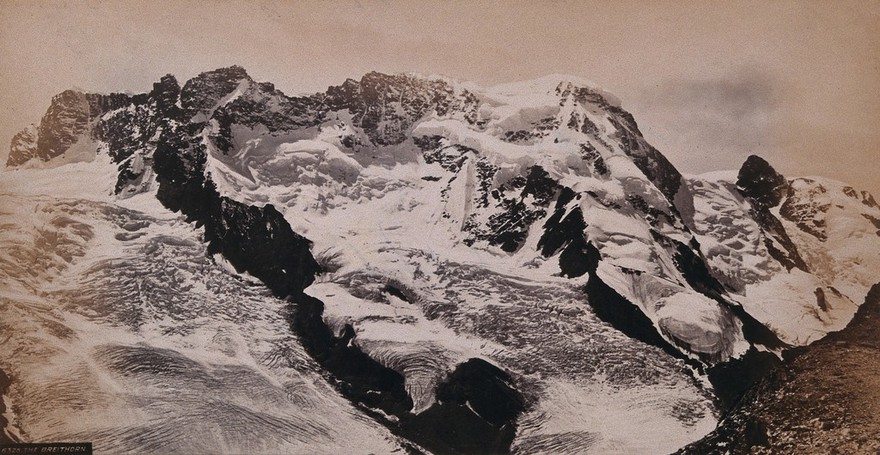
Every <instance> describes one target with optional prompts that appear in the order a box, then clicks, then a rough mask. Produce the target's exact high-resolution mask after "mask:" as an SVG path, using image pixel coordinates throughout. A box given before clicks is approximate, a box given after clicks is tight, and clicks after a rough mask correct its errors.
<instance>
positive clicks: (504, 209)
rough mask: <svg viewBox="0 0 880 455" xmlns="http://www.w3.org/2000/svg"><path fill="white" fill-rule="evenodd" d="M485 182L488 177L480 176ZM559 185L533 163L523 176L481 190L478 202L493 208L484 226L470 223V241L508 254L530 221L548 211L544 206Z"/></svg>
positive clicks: (523, 237) (519, 242)
mask: <svg viewBox="0 0 880 455" xmlns="http://www.w3.org/2000/svg"><path fill="white" fill-rule="evenodd" d="M495 171H497V170H496V169H492V170H491V172H495ZM485 181H489V180H488V178H487V179H481V182H485ZM558 188H559V184H558V183H556V181H555V180H553V179H551V178H550V177H549V176H548V174H547V171H545V170H544V169H543V168H541V167H540V166H533V167H531V168H530V169H529V171H528V174H527V175H526V176H525V177H523V176H517V177H515V178H513V179H511V180H510V181H508V182H506V183H505V184H504V185H502V187H501V188H499V189H496V190H493V191H492V192H489V191H488V190H486V191H484V192H483V197H484V199H483V200H482V201H481V202H482V203H483V204H484V206H485V207H489V205H490V204H491V205H493V206H494V208H495V210H496V211H495V213H493V214H492V215H491V216H490V217H489V221H488V223H487V224H486V227H485V228H481V227H478V226H473V227H472V228H471V229H470V230H471V234H472V236H471V238H470V239H469V240H470V241H471V242H473V241H474V240H486V241H488V242H489V244H490V245H497V246H499V247H500V248H501V249H502V250H504V251H507V252H510V253H512V252H514V251H516V250H518V249H519V248H520V247H521V246H522V244H523V242H524V241H525V240H526V237H527V236H528V234H529V228H530V227H531V225H532V223H534V222H535V221H537V220H539V219H541V218H543V217H544V216H545V215H546V214H547V212H546V207H547V206H548V205H549V204H550V201H551V200H552V199H553V196H554V195H555V194H556V191H557V190H558ZM490 201H491V202H490ZM490 210H491V209H490Z"/></svg>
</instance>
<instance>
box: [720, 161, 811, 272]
mask: <svg viewBox="0 0 880 455" xmlns="http://www.w3.org/2000/svg"><path fill="white" fill-rule="evenodd" d="M788 188H789V185H788V180H786V179H785V177H784V176H782V174H780V173H778V172H776V170H775V169H773V167H772V166H770V163H768V162H767V161H765V160H764V159H763V158H761V157H759V156H755V155H751V156H749V157H748V159H746V162H745V163H743V165H742V168H740V170H739V174H738V175H737V181H736V189H737V190H738V191H739V192H740V194H742V195H743V197H745V198H747V199H748V200H749V201H750V202H751V204H752V215H753V216H754V218H755V220H756V221H757V222H758V224H759V225H760V226H761V229H762V230H763V232H764V235H765V237H764V246H766V247H767V251H768V252H769V253H770V256H772V257H773V258H774V259H776V260H777V261H779V263H780V264H782V265H783V266H785V268H786V269H788V270H791V269H793V268H799V269H801V270H803V271H805V272H808V271H809V270H808V267H807V264H806V262H805V261H804V259H803V258H802V257H801V255H800V253H799V252H798V250H797V247H795V245H794V243H793V242H792V241H791V238H790V237H789V236H788V233H786V232H785V227H783V226H782V223H781V222H780V221H779V219H778V218H776V216H774V215H773V214H772V213H771V212H770V209H771V208H772V207H776V206H777V205H779V203H780V202H782V199H783V198H784V197H785V195H786V194H787V193H788Z"/></svg>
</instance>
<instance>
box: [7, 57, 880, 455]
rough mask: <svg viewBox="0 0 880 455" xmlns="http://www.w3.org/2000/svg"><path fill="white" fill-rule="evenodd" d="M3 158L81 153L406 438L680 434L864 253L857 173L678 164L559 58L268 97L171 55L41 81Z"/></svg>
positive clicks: (678, 442)
mask: <svg viewBox="0 0 880 455" xmlns="http://www.w3.org/2000/svg"><path fill="white" fill-rule="evenodd" d="M83 161H85V162H83ZM89 161H92V162H91V163H89ZM100 163H105V164H104V165H99V164H100ZM8 166H9V167H10V168H11V169H12V170H7V171H6V172H5V173H4V174H5V175H4V178H6V177H7V175H8V176H9V179H8V181H9V182H12V183H13V186H12V187H14V188H16V186H15V185H14V183H15V182H16V181H18V182H23V181H26V180H28V179H32V178H34V177H33V176H34V175H38V174H41V173H43V174H45V173H51V172H56V171H58V172H62V171H61V170H62V169H83V170H87V169H102V171H101V172H104V173H105V174H106V176H103V177H100V178H99V180H109V182H105V183H107V184H109V187H108V190H107V193H112V195H110V194H103V193H101V194H100V197H99V199H101V202H102V203H109V204H121V205H125V204H127V203H126V202H125V201H126V200H131V201H142V200H144V198H147V199H149V198H152V197H153V196H155V197H156V198H157V199H158V200H159V201H160V202H161V204H162V205H163V206H164V208H163V209H161V211H163V213H167V212H164V211H165V210H166V209H170V210H171V211H175V212H179V213H181V214H182V215H184V216H185V219H186V221H188V222H191V223H195V225H194V226H193V227H194V228H195V229H196V230H197V232H199V233H200V236H201V239H202V240H203V241H204V242H205V243H206V244H207V246H206V250H205V253H206V254H209V255H214V256H213V257H215V258H216V259H215V260H216V261H220V262H225V261H228V263H229V264H230V265H231V266H232V268H233V269H234V270H235V271H236V272H237V273H239V274H246V276H252V277H256V278H257V279H259V280H260V281H261V282H262V283H264V284H265V285H266V286H268V288H269V289H270V290H271V291H272V292H273V294H274V295H275V296H276V297H282V298H285V297H286V298H288V300H289V301H290V302H291V308H292V310H291V313H290V315H289V316H288V317H287V318H286V320H287V322H288V323H289V327H290V328H291V329H292V330H293V332H294V333H295V334H296V335H297V337H298V343H300V344H301V345H302V347H303V348H304V352H305V353H307V354H308V356H309V357H310V358H311V359H312V361H313V362H315V365H316V368H319V369H320V370H321V371H322V372H323V374H325V375H327V376H328V377H329V378H330V379H331V382H332V383H334V384H335V386H336V389H337V391H338V393H340V394H341V395H342V396H344V397H346V398H348V399H349V400H350V401H351V402H352V403H354V404H355V405H356V407H357V408H358V409H359V411H360V412H363V413H364V414H366V415H370V416H371V417H372V418H373V419H375V420H377V421H379V422H381V423H383V424H384V426H385V427H386V428H388V429H389V430H390V431H391V433H392V434H394V435H396V436H394V437H398V438H402V439H401V440H406V441H409V443H408V444H412V445H410V448H411V449H413V450H421V449H419V447H421V448H425V449H428V450H432V451H438V452H442V453H446V452H465V453H471V452H474V451H477V452H492V453H494V452H506V451H509V450H513V451H520V452H522V453H531V452H534V451H540V450H553V451H556V452H573V453H580V452H583V451H584V450H588V449H589V450H594V451H597V452H607V451H609V450H620V451H623V452H627V453H631V452H643V451H655V450H656V451H661V452H662V451H671V450H675V449H676V448H678V447H680V446H682V445H684V444H685V443H687V442H690V441H692V440H694V439H696V438H698V437H700V436H702V435H703V434H705V433H706V432H707V431H708V430H709V429H710V428H711V426H712V424H713V422H714V419H715V415H717V412H718V408H717V406H718V402H715V401H714V400H720V405H721V406H722V407H725V406H729V405H730V404H732V403H734V402H735V401H736V400H737V398H738V396H739V394H741V393H742V392H743V391H744V390H745V388H746V387H748V385H749V384H750V383H751V382H753V381H754V380H756V379H759V376H760V375H758V374H756V373H757V372H760V371H765V369H767V368H770V367H772V366H773V365H774V364H776V363H778V356H779V355H780V354H781V353H782V352H783V351H784V350H786V349H788V348H790V347H793V346H802V345H807V344H809V343H812V342H814V341H816V340H818V339H821V338H822V337H823V336H825V335H826V334H827V333H829V332H832V331H835V330H839V329H841V328H842V327H844V326H845V325H846V323H847V322H848V321H849V320H850V319H851V317H852V316H853V314H855V313H856V311H857V310H858V308H859V305H860V304H861V302H863V301H864V300H865V296H866V295H867V293H868V289H869V288H870V287H871V285H873V284H874V283H875V282H876V270H878V266H880V237H878V235H880V231H878V229H880V227H878V221H877V220H880V207H878V206H877V205H876V203H874V201H873V199H872V198H871V197H870V195H868V194H867V193H859V192H857V191H856V190H854V189H853V188H851V187H848V186H845V185H843V184H839V183H837V182H832V181H828V180H824V179H818V178H816V179H813V178H811V179H788V178H786V177H784V176H781V175H779V174H778V173H777V172H776V171H775V170H773V168H772V167H771V166H770V165H769V164H768V163H766V162H765V161H763V160H761V159H760V158H758V157H751V158H749V160H748V161H747V162H746V163H745V164H744V165H743V168H742V169H741V170H740V171H739V173H738V174H737V173H716V174H711V175H704V176H682V175H681V174H680V173H679V172H678V171H677V170H676V169H675V168H674V167H673V166H672V165H671V164H670V163H669V162H668V161H667V160H666V159H665V157H663V155H662V154H661V153H660V152H659V151H657V150H656V149H654V148H653V147H651V146H650V144H648V143H647V142H646V141H645V140H644V138H643V137H642V136H641V133H640V132H639V129H638V126H637V125H636V123H635V121H634V119H633V118H632V116H631V115H630V114H628V113H627V112H626V111H624V110H623V109H622V108H621V107H620V103H619V101H618V100H616V99H614V98H613V97H612V96H611V95H609V94H607V93H606V92H603V91H602V90H601V89H599V88H597V87H595V86H593V85H591V84H589V83H586V82H584V81H581V80H578V79H576V78H571V77H567V76H552V77H548V78H543V79H539V80H535V81H528V82H523V83H514V84H505V85H501V86H497V87H491V88H480V87H476V86H474V85H473V84H461V83H458V82H455V81H452V80H448V79H442V78H436V77H425V76H419V75H414V74H402V75H383V74H379V73H369V74H367V75H365V76H364V77H363V78H361V79H360V80H347V81H345V82H344V83H343V84H342V85H340V86H336V87H330V88H329V89H328V90H327V91H326V92H325V93H318V94H315V95H311V96H301V97H288V96H286V95H285V94H284V93H282V92H280V91H279V90H277V89H275V87H274V86H273V85H272V84H269V83H264V82H256V81H254V80H253V79H252V78H251V77H250V76H249V75H248V74H247V73H246V72H245V71H244V69H242V68H240V67H230V68H222V69H218V70H215V71H211V72H207V73H203V74H201V75H199V76H197V77H196V78H193V79H192V80H190V81H187V82H186V83H185V84H184V85H183V87H181V86H180V85H179V84H178V82H177V81H176V79H174V77H173V76H170V75H169V76H165V77H163V78H162V79H161V80H160V81H159V82H157V83H156V84H154V88H153V90H152V91H151V92H150V93H147V94H142V95H133V96H129V95H92V94H82V93H78V92H65V93H64V94H62V95H59V96H58V97H56V98H55V99H53V103H52V106H51V107H50V109H49V111H48V112H47V114H46V116H45V117H44V119H43V121H42V122H41V124H40V125H39V126H36V127H33V128H30V129H28V130H26V131H23V132H22V133H20V134H19V135H17V136H16V139H14V140H13V144H12V151H11V154H10V158H9V161H8ZM47 167H49V168H51V167H55V168H56V169H50V170H39V169H27V168H47ZM71 184H72V185H75V184H76V182H72V183H71ZM20 186H24V185H23V184H21V185H20ZM18 192H21V191H18ZM10 197H11V196H10ZM28 197H30V196H28ZM95 197H97V196H95V195H94V194H92V195H86V196H84V198H85V199H90V198H91V199H94V198H95ZM151 210H154V211H155V210H156V209H155V208H153V209H151ZM220 257H222V258H223V260H221V259H219V258H220ZM71 260H74V259H71ZM40 286H42V285H40V284H35V285H34V287H35V288H39V287H40ZM267 298H268V297H267ZM180 305H182V306H183V307H186V306H187V304H185V303H181V304H180ZM0 367H4V368H3V369H4V370H6V368H5V367H6V365H5V364H4V365H0ZM703 379H708V380H709V381H711V382H712V384H713V385H714V387H713V388H712V387H706V386H704V385H702V383H701V380H703ZM13 388H14V383H13ZM474 390H477V391H479V392H474ZM713 395H714V397H713ZM480 396H489V397H494V398H493V399H491V400H488V402H486V403H495V404H497V403H506V404H503V405H500V407H494V406H495V405H489V404H486V403H483V404H480V401H479V397H480ZM609 397H610V398H609ZM599 403H601V404H599ZM572 421H577V422H582V423H581V424H577V425H574V424H572V423H570V422H572ZM646 428H654V429H655V430H656V431H655V432H654V433H651V434H649V435H645V431H646ZM639 434H642V435H643V436H646V438H637V437H635V436H634V435H639ZM391 439H393V438H389V437H385V440H391Z"/></svg>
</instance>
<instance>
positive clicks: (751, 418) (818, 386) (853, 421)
mask: <svg viewBox="0 0 880 455" xmlns="http://www.w3.org/2000/svg"><path fill="white" fill-rule="evenodd" d="M878 340H880V283H878V284H876V285H874V286H873V287H872V288H871V291H870V292H869V293H868V296H867V297H866V298H865V302H864V304H863V305H862V306H861V307H860V308H859V310H858V312H857V313H856V315H855V317H854V318H853V319H852V321H851V322H850V324H849V325H848V326H847V328H846V329H844V330H841V331H840V332H836V333H832V334H829V335H828V336H827V337H825V338H823V339H822V340H819V341H817V342H815V343H813V344H811V345H809V346H807V347H803V348H799V349H797V350H796V351H793V352H792V353H790V354H789V355H787V356H786V359H785V361H784V363H783V364H782V365H781V366H779V367H778V368H776V369H774V370H773V372H772V373H771V374H769V375H767V376H765V377H764V378H763V379H761V380H760V381H759V382H758V384H757V385H756V386H755V387H754V388H752V389H751V390H749V391H748V392H747V393H746V394H745V395H744V396H743V398H742V399H741V400H740V401H739V403H738V404H737V405H736V407H735V408H734V409H733V410H732V411H731V412H730V413H728V414H727V415H726V416H725V417H724V419H723V420H722V421H721V422H720V423H719V425H718V428H717V429H716V430H715V431H713V432H712V433H710V434H709V435H708V436H706V437H705V438H703V439H701V440H700V441H697V442H695V443H693V444H691V445H689V446H687V447H685V448H683V449H682V450H680V451H679V452H678V453H680V454H694V455H697V454H701V455H702V454H710V453H711V454H714V453H719V454H720V453H731V454H746V453H755V454H800V453H839V454H845V453H846V454H849V453H864V454H869V453H877V451H878V450H880V440H878V439H877V433H878V431H880V417H878V416H880V409H878V405H880V392H878V391H880V380H878V378H880V341H878Z"/></svg>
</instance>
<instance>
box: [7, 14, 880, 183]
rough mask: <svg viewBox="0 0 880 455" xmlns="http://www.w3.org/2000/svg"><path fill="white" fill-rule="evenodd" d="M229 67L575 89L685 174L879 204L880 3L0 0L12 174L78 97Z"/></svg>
mask: <svg viewBox="0 0 880 455" xmlns="http://www.w3.org/2000/svg"><path fill="white" fill-rule="evenodd" d="M231 64H239V65H242V66H244V67H245V68H246V69H247V70H248V72H249V73H250V74H251V76H252V77H254V78H255V79H257V80H260V81H269V82H273V83H275V85H276V87H278V88H279V89H281V90H283V91H284V92H285V93H288V94H297V93H304V92H316V91H323V90H325V89H326V88H327V86H329V85H336V84H339V83H341V82H342V81H344V80H345V78H347V77H352V78H359V77H360V76H361V75H363V74H364V73H366V72H368V71H373V70H375V71H380V72H391V73H393V72H403V71H417V72H422V73H432V74H443V75H446V76H449V77H452V78H455V79H460V80H469V81H473V82H476V83H478V84H481V85H493V84H496V83H501V82H509V81H514V80H522V79H531V78H536V77H540V76H543V75H546V74H551V73H563V74H572V75H575V76H579V77H583V78H586V79H589V80H592V81H594V82H595V83H597V84H598V85H600V86H602V87H604V88H605V89H606V90H608V91H610V92H612V93H614V94H616V95H617V96H618V97H619V98H620V99H621V100H622V101H623V107H624V108H625V109H627V110H629V111H630V112H631V113H632V114H633V115H634V116H635V118H636V121H637V122H638V123H639V125H640V127H641V129H642V131H643V133H644V134H645V136H646V138H647V139H648V141H650V142H651V143H652V144H654V145H655V146H656V147H657V148H658V149H660V151H662V152H663V153H664V154H665V155H666V156H667V157H669V159H670V160H671V161H672V162H673V164H675V165H676V166H677V167H678V168H679V169H680V170H681V171H683V172H686V173H699V172H705V171H710V170H720V169H737V168H739V166H740V164H741V163H742V162H743V161H744V160H745V158H746V156H748V155H749V154H753V153H754V154H759V155H761V156H764V157H765V158H767V159H768V160H769V161H770V162H771V164H773V165H774V166H775V167H776V168H777V169H778V170H780V171H781V172H783V173H785V174H786V175H787V176H790V177H791V176H805V175H824V176H828V177H832V178H835V179H838V180H842V181H845V182H849V183H851V184H853V185H855V186H856V187H859V188H863V189H868V190H870V191H872V192H873V193H874V194H875V196H878V197H880V178H878V176H880V129H878V128H877V125H878V120H880V0H874V1H868V0H864V1H856V2H844V1H823V2H819V1H813V2H810V1H800V2H789V1H760V2H735V1H724V2H720V1H718V2H715V1H700V2H693V1H658V0H644V1H625V0H624V1H610V0H607V1H596V2H588V1H577V2H568V1H538V0H535V1H520V2H514V1H508V2H487V1H467V2H464V1H447V0H443V1H440V0H433V1H416V0H409V1H366V0H361V1H338V2H336V1H296V2H294V1H263V2H259V1H248V2H244V1H231V0H230V1H189V2H188V1H178V0H175V1H157V0H151V1H64V2H62V1H39V0H27V1H20V2H19V1H10V0H0V84H2V85H0V106H2V108H0V159H2V161H3V162H5V157H6V154H7V153H8V144H9V142H10V139H11V137H12V135H13V134H14V133H15V132H16V131H18V130H20V129H21V128H23V127H25V126H26V125H27V124H29V123H33V122H38V121H39V119H40V117H41V116H42V114H43V113H44V112H45V110H46V108H47V107H48V105H49V101H50V99H51V97H52V95H54V94H56V93H59V92H61V91H63V90H65V89H67V88H72V87H76V88H80V89H83V90H87V91H98V92H110V91H130V92H145V91H148V90H149V89H150V87H151V84H152V82H154V81H157V80H158V79H159V77H161V76H162V75H164V74H166V73H172V74H174V75H175V76H177V78H178V80H179V81H180V82H181V83H183V82H184V81H185V80H186V79H188V78H190V77H192V76H195V75H196V74H198V73H199V72H202V71H208V70H211V69H215V68H218V67H222V66H228V65H231ZM0 178H2V174H0Z"/></svg>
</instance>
